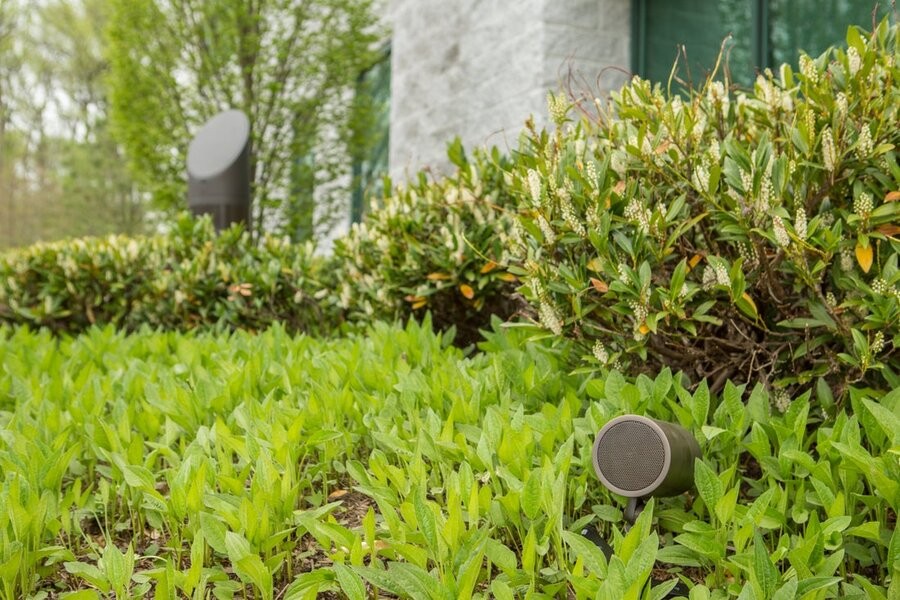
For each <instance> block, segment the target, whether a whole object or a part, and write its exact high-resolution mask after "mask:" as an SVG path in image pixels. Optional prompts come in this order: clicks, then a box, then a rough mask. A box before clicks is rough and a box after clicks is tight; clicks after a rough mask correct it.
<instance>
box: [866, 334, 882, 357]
mask: <svg viewBox="0 0 900 600" xmlns="http://www.w3.org/2000/svg"><path fill="white" fill-rule="evenodd" d="M882 350H884V333H883V332H881V331H878V332H876V333H875V338H874V339H873V340H872V343H871V344H869V351H870V352H871V353H872V356H874V355H876V354H878V353H879V352H881V351H882Z"/></svg>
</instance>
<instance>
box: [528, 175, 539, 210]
mask: <svg viewBox="0 0 900 600" xmlns="http://www.w3.org/2000/svg"><path fill="white" fill-rule="evenodd" d="M528 191H529V192H530V193H531V201H532V203H534V205H535V206H540V205H541V175H540V174H539V173H538V172H537V171H535V170H534V169H528Z"/></svg>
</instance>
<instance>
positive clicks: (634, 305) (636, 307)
mask: <svg viewBox="0 0 900 600" xmlns="http://www.w3.org/2000/svg"><path fill="white" fill-rule="evenodd" d="M628 306H630V307H631V310H632V312H633V313H634V321H635V326H636V327H639V326H640V325H642V324H643V323H644V321H646V320H647V314H648V311H647V307H646V306H644V305H643V304H642V303H640V302H636V301H634V300H631V301H629V302H628Z"/></svg>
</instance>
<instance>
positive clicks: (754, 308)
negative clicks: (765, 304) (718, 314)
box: [741, 292, 759, 316]
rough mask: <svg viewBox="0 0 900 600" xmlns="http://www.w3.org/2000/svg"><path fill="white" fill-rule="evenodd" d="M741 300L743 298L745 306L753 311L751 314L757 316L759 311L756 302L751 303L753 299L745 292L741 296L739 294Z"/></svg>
mask: <svg viewBox="0 0 900 600" xmlns="http://www.w3.org/2000/svg"><path fill="white" fill-rule="evenodd" d="M741 298H743V299H744V300H746V301H747V304H749V305H750V308H752V309H753V314H754V315H757V316H758V315H759V310H757V308H756V302H754V301H753V298H751V297H750V294H748V293H747V292H744V293H743V294H741Z"/></svg>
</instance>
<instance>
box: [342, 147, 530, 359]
mask: <svg viewBox="0 0 900 600" xmlns="http://www.w3.org/2000/svg"><path fill="white" fill-rule="evenodd" d="M449 155H450V158H451V160H452V161H453V162H454V163H455V164H456V166H457V171H456V173H455V174H454V175H452V176H451V177H447V178H442V179H438V180H434V181H432V180H429V179H428V178H427V176H426V175H425V174H424V173H422V174H420V175H419V178H418V180H416V181H413V182H410V183H409V184H408V185H407V186H397V187H395V188H394V189H393V190H392V191H391V193H390V194H388V195H387V197H386V198H384V200H383V204H382V205H381V206H377V205H374V206H373V208H372V210H371V211H370V212H369V213H368V214H367V215H366V217H365V219H364V221H363V222H362V223H361V224H357V225H354V226H353V228H352V230H351V232H350V233H349V235H347V237H346V238H344V239H341V240H338V241H337V243H336V246H335V257H336V258H337V259H338V261H337V262H338V264H339V265H340V269H341V270H342V273H341V278H340V279H341V282H340V285H339V288H338V295H339V303H340V305H341V306H342V308H344V309H345V310H346V311H347V314H348V319H349V320H351V321H357V322H362V323H368V322H370V321H371V320H373V319H377V318H382V319H397V318H402V319H406V318H408V317H409V316H421V315H423V314H424V313H425V312H426V311H430V312H431V314H432V319H433V324H434V326H435V327H437V328H439V329H449V328H451V327H454V328H455V329H456V334H457V335H456V341H457V343H459V344H462V345H466V344H469V343H471V342H474V341H477V340H478V339H479V333H478V331H479V329H482V328H486V327H488V325H489V323H490V317H491V315H498V316H500V317H501V318H503V319H506V318H509V317H510V316H511V315H513V314H514V313H515V312H516V310H517V309H518V308H520V307H521V306H522V305H523V304H524V302H523V301H522V300H521V299H520V297H519V296H518V295H517V294H515V288H516V282H517V279H516V277H515V276H514V275H512V274H510V273H509V272H508V271H507V265H508V263H509V256H508V255H507V253H506V251H505V247H506V246H507V245H508V244H507V243H506V242H507V235H508V232H509V230H510V226H511V223H512V221H513V219H512V218H511V216H510V214H511V213H510V208H511V207H513V206H514V205H513V204H512V203H513V199H512V197H511V196H510V194H509V192H508V190H507V185H506V183H505V180H504V172H505V170H508V169H509V163H508V160H507V159H504V158H503V157H501V155H500V154H499V152H497V151H496V150H494V151H493V152H492V153H490V154H487V153H484V152H476V153H475V155H474V157H473V158H472V159H471V160H469V159H468V158H467V157H466V156H465V154H464V153H463V150H462V147H461V146H460V144H459V141H456V142H454V143H453V144H451V145H450V151H449ZM512 212H513V213H514V210H513V211H512Z"/></svg>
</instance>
